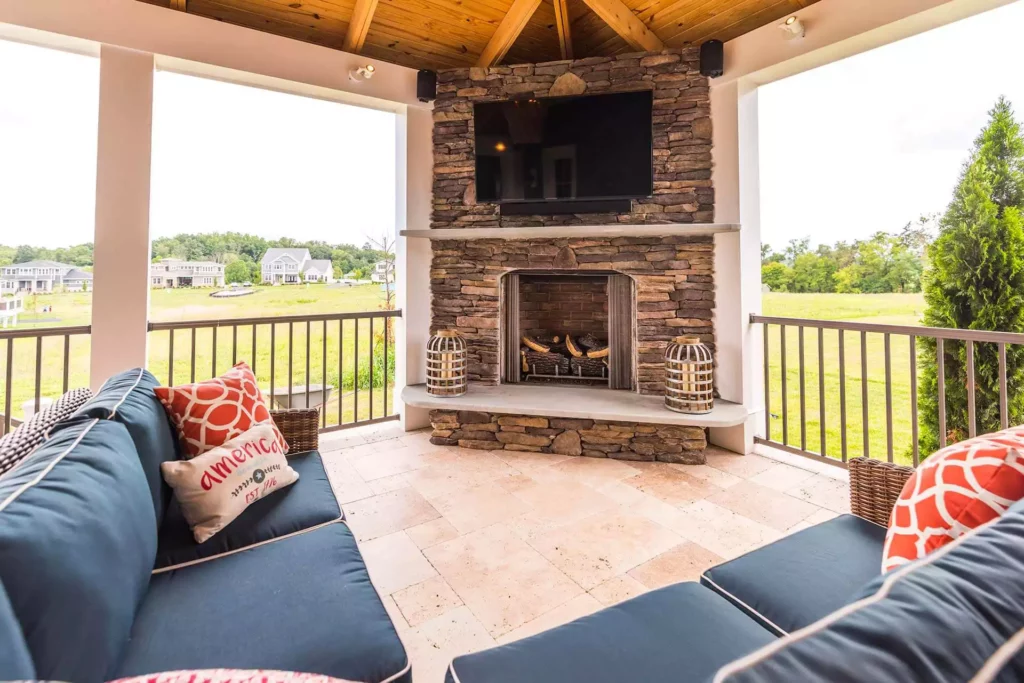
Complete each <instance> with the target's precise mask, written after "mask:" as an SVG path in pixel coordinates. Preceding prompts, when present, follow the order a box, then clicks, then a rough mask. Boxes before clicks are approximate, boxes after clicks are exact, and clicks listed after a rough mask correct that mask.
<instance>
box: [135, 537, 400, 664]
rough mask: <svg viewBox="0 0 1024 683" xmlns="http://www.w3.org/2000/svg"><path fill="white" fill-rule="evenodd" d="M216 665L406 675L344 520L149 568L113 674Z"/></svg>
mask: <svg viewBox="0 0 1024 683" xmlns="http://www.w3.org/2000/svg"><path fill="white" fill-rule="evenodd" d="M221 667H225V668H231V669H278V670H284V671H301V672H306V673H318V674H326V675H328V676H335V677H338V678H344V679H350V680H356V681H366V682H367V683H376V682H378V681H384V680H388V681H390V680H395V681H401V682H405V683H408V681H410V680H411V675H410V673H409V660H408V658H407V657H406V654H405V649H404V648H403V647H402V642H401V640H399V638H398V634H397V632H396V631H395V628H394V626H393V625H392V623H391V620H390V618H388V614H387V612H386V611H385V610H384V605H383V603H381V600H380V597H379V596H378V595H377V592H376V591H375V590H374V588H373V586H372V585H371V584H370V577H369V575H368V574H367V572H366V566H365V565H364V564H363V559H362V556H361V555H360V554H359V549H358V548H357V547H356V542H355V539H354V538H353V536H352V533H351V532H350V531H349V529H348V527H347V526H346V525H345V523H344V522H337V523H335V524H330V525H328V526H326V527H321V528H319V529H315V530H312V531H309V532H307V533H303V534H298V535H295V536H292V537H290V538H284V539H281V540H278V541H274V542H272V543H267V544H265V545H261V546H256V547H255V548H251V549H249V550H245V551H243V552H240V553H235V554H233V555H227V556H224V557H217V558H214V559H211V560H208V561H206V562H201V563H199V564H194V565H191V566H188V567H185V568H182V569H175V570H172V571H168V572H165V573H160V574H154V575H153V580H152V582H151V583H150V589H149V594H148V595H147V596H146V599H145V601H144V602H143V603H142V606H141V607H140V609H139V613H138V616H137V617H136V619H135V625H134V627H133V628H132V637H131V642H130V644H129V646H128V649H127V651H126V656H125V659H124V661H123V662H122V665H121V667H120V669H119V672H118V675H119V676H137V675H142V674H149V673H155V672H160V671H171V670H176V669H212V668H221ZM392 677H395V678H392Z"/></svg>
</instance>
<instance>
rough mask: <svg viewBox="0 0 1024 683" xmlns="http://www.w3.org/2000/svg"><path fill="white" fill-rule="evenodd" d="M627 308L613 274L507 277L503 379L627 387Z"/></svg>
mask: <svg viewBox="0 0 1024 683" xmlns="http://www.w3.org/2000/svg"><path fill="white" fill-rule="evenodd" d="M633 302H634V293H633V281H632V280H631V279H630V278H629V277H627V276H625V275H621V274H619V273H604V272H587V273H565V272H529V271H518V272H513V273H510V274H508V275H506V276H505V277H504V278H503V280H502V303H501V308H502V315H501V322H502V326H501V346H502V349H501V356H502V360H503V368H502V380H503V381H504V382H506V383H556V384H572V385H583V386H595V387H609V388H612V389H633V388H634V381H633V377H634V370H633V366H634V362H635V360H634V352H633V349H634V343H633V317H634V314H633V308H634V305H633Z"/></svg>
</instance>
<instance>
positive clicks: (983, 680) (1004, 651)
mask: <svg viewBox="0 0 1024 683" xmlns="http://www.w3.org/2000/svg"><path fill="white" fill-rule="evenodd" d="M1022 648H1024V628H1022V629H1021V630H1019V631H1017V632H1016V633H1015V634H1013V636H1011V637H1010V639H1009V640H1007V641H1006V642H1005V643H1003V644H1002V645H1000V646H999V649H998V650H996V651H995V652H994V653H992V656H991V657H989V658H988V660H987V661H986V662H985V664H984V666H982V667H981V668H980V669H978V673H976V674H974V677H973V678H972V679H971V681H970V683H989V681H992V680H995V677H996V676H998V675H999V673H1000V672H1002V670H1003V667H1005V666H1006V663H1007V662H1009V661H1010V660H1011V659H1013V658H1014V657H1016V656H1017V654H1018V653H1020V651H1021V649H1022Z"/></svg>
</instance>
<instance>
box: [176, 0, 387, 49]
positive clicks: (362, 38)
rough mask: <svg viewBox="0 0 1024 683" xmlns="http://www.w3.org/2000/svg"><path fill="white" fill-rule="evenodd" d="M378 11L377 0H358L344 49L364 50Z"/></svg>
mask: <svg viewBox="0 0 1024 683" xmlns="http://www.w3.org/2000/svg"><path fill="white" fill-rule="evenodd" d="M182 2H184V0H182ZM376 11H377V0H356V6H355V8H353V10H352V21H350V22H349V25H348V31H347V32H346V33H345V42H344V43H342V46H341V49H342V50H344V51H345V52H354V53H356V54H359V53H360V52H362V51H363V45H364V44H366V34H367V32H368V31H369V30H370V22H372V21H373V13H374V12H376Z"/></svg>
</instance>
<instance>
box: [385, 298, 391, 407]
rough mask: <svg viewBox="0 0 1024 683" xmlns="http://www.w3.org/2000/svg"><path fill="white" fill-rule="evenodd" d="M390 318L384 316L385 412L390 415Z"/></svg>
mask: <svg viewBox="0 0 1024 683" xmlns="http://www.w3.org/2000/svg"><path fill="white" fill-rule="evenodd" d="M390 321H391V319H390V318H384V414H385V415H388V374H389V373H388V323H389V322H390Z"/></svg>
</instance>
